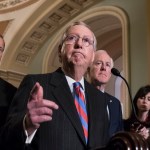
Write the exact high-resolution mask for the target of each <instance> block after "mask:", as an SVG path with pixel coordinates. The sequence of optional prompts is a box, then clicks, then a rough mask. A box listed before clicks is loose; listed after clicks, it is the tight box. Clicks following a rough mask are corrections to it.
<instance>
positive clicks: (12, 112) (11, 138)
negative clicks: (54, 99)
mask: <svg viewBox="0 0 150 150" xmlns="http://www.w3.org/2000/svg"><path fill="white" fill-rule="evenodd" d="M29 80H30V78H28V76H27V77H25V78H24V80H23V82H22V83H21V85H20V87H19V88H18V90H17V92H16V94H15V96H14V98H13V100H12V103H11V105H10V109H9V112H8V117H7V120H6V123H5V125H4V127H3V130H2V132H1V137H2V139H1V143H0V144H1V145H2V146H1V147H3V149H5V150H10V149H13V150H17V149H18V150H24V149H25V139H26V136H25V134H24V129H23V119H24V116H25V114H26V109H27V101H28V97H29V93H30V90H31V89H32V87H33V84H34V83H32V82H29ZM20 101H21V102H20Z"/></svg>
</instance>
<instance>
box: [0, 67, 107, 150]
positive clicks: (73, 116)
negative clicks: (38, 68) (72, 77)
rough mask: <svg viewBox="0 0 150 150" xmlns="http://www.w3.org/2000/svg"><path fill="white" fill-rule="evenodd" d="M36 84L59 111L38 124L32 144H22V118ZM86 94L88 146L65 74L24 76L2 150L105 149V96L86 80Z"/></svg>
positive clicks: (15, 99)
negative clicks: (55, 104)
mask: <svg viewBox="0 0 150 150" xmlns="http://www.w3.org/2000/svg"><path fill="white" fill-rule="evenodd" d="M35 82H39V83H40V84H41V85H42V86H43V89H44V98H45V99H49V100H53V101H54V102H56V103H57V104H58V105H59V109H58V110H55V111H54V112H53V117H52V118H53V119H52V121H48V122H44V123H42V124H41V125H40V128H39V129H38V130H37V132H36V134H35V136H34V138H33V141H32V142H31V144H28V145H25V139H26V136H25V134H24V129H23V118H24V116H25V114H26V108H27V101H28V97H29V93H30V91H31V89H32V87H33V85H34V84H35ZM85 95H86V99H87V111H88V118H89V140H88V144H87V145H86V143H85V138H84V133H83V129H82V125H81V122H80V119H79V116H78V113H77V111H76V108H75V105H74V100H73V96H72V94H71V91H70V88H69V86H68V83H67V80H66V78H65V75H64V73H63V72H62V71H61V70H60V69H58V70H57V71H55V72H54V73H50V74H39V75H27V76H26V77H25V78H24V80H23V82H22V83H21V85H20V87H19V89H18V91H17V93H16V95H15V97H14V99H13V103H12V105H11V110H10V114H9V117H8V120H7V124H6V125H5V128H4V130H3V133H2V134H3V143H4V144H5V149H6V150H7V149H9V150H10V149H11V150H24V149H31V150H87V149H94V148H95V147H103V146H105V145H106V143H107V141H108V130H107V129H108V117H107V111H106V106H107V103H106V101H105V97H104V94H103V93H100V92H99V91H98V90H96V89H95V88H94V87H93V86H91V85H90V84H89V83H88V82H86V81H85ZM98 114H99V115H98Z"/></svg>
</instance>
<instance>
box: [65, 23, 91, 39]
mask: <svg viewBox="0 0 150 150" xmlns="http://www.w3.org/2000/svg"><path fill="white" fill-rule="evenodd" d="M67 34H77V35H80V36H82V37H83V36H87V37H91V38H93V32H92V31H91V30H90V29H89V28H87V27H86V26H83V25H74V26H71V27H70V28H69V29H68V31H67Z"/></svg>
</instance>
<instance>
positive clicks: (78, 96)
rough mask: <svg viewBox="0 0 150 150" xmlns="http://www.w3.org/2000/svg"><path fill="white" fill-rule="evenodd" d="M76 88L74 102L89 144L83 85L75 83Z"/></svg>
mask: <svg viewBox="0 0 150 150" xmlns="http://www.w3.org/2000/svg"><path fill="white" fill-rule="evenodd" d="M73 87H74V102H75V106H76V109H77V112H78V114H79V117H80V120H81V123H82V127H83V131H84V135H85V140H86V143H87V140H88V117H87V110H86V103H85V102H86V101H85V97H84V94H83V92H82V91H81V88H82V86H81V84H80V82H75V83H73Z"/></svg>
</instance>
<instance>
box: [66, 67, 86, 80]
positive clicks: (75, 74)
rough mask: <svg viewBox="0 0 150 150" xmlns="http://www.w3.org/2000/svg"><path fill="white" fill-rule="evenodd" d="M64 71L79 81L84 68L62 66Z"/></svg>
mask: <svg viewBox="0 0 150 150" xmlns="http://www.w3.org/2000/svg"><path fill="white" fill-rule="evenodd" d="M63 71H64V73H65V74H66V75H67V76H69V77H71V78H72V79H74V80H75V81H80V80H81V79H82V77H83V76H84V74H85V69H83V68H80V67H74V68H67V69H65V68H63Z"/></svg>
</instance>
